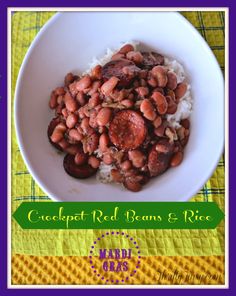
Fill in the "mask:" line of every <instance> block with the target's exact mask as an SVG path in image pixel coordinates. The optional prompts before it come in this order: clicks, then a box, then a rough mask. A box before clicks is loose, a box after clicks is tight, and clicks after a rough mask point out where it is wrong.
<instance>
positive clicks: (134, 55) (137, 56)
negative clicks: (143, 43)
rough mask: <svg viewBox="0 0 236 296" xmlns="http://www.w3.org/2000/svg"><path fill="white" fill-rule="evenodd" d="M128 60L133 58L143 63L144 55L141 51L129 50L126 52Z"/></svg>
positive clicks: (134, 60)
mask: <svg viewBox="0 0 236 296" xmlns="http://www.w3.org/2000/svg"><path fill="white" fill-rule="evenodd" d="M126 57H127V59H128V60H131V61H132V62H134V63H135V64H141V63H142V61H143V56H142V54H141V52H140V51H129V52H128V53H127V54H126Z"/></svg>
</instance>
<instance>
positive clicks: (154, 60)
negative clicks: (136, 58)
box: [141, 52, 164, 70]
mask: <svg viewBox="0 0 236 296" xmlns="http://www.w3.org/2000/svg"><path fill="white" fill-rule="evenodd" d="M141 54H142V56H143V61H142V68H144V69H148V70H149V69H151V68H153V67H155V66H158V65H163V64H164V57H163V55H161V54H159V53H157V52H141Z"/></svg>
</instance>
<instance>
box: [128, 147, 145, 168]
mask: <svg viewBox="0 0 236 296" xmlns="http://www.w3.org/2000/svg"><path fill="white" fill-rule="evenodd" d="M128 155H129V160H130V161H131V162H132V164H133V166H134V167H136V168H141V167H142V166H143V165H144V163H145V160H146V156H145V155H144V154H143V153H142V152H141V151H139V150H131V151H129V152H128Z"/></svg>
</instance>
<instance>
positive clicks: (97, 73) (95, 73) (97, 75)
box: [91, 65, 102, 79]
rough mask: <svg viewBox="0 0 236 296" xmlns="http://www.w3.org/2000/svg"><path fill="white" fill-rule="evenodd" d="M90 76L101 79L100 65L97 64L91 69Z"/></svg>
mask: <svg viewBox="0 0 236 296" xmlns="http://www.w3.org/2000/svg"><path fill="white" fill-rule="evenodd" d="M91 76H92V78H93V79H101V78H102V66H101V65H97V66H95V67H94V68H93V69H92V71H91Z"/></svg>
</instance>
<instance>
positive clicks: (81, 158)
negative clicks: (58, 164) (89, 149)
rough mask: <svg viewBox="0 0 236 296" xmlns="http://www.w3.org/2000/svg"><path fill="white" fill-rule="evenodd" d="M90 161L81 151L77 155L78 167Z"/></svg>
mask: <svg viewBox="0 0 236 296" xmlns="http://www.w3.org/2000/svg"><path fill="white" fill-rule="evenodd" d="M87 160H88V155H87V154H85V153H84V152H83V151H79V152H78V153H77V154H76V155H75V163H76V164H77V165H82V164H84V163H86V162H87Z"/></svg>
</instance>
